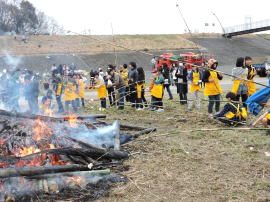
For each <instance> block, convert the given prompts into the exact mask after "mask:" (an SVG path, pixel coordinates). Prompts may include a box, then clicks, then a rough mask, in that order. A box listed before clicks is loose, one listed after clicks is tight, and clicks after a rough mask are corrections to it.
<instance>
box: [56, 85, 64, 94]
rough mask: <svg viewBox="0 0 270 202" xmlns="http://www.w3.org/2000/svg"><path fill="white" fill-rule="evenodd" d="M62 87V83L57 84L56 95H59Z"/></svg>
mask: <svg viewBox="0 0 270 202" xmlns="http://www.w3.org/2000/svg"><path fill="white" fill-rule="evenodd" d="M62 87H63V82H59V83H58V84H57V89H56V95H58V96H59V95H61V92H62Z"/></svg>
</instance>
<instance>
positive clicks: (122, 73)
mask: <svg viewBox="0 0 270 202" xmlns="http://www.w3.org/2000/svg"><path fill="white" fill-rule="evenodd" d="M120 75H121V77H122V78H123V80H124V82H125V85H126V86H128V71H127V70H123V71H122V72H121V73H120Z"/></svg>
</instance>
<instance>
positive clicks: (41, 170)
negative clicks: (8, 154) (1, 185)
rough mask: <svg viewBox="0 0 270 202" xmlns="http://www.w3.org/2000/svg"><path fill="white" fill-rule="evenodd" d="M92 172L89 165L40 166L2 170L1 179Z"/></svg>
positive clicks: (0, 171)
mask: <svg viewBox="0 0 270 202" xmlns="http://www.w3.org/2000/svg"><path fill="white" fill-rule="evenodd" d="M87 170H91V167H89V166H88V165H87V166H85V165H76V164H75V165H62V166H42V167H41V166H40V167H16V168H4V169H0V178H7V177H18V176H34V175H43V174H50V173H61V172H72V171H87Z"/></svg>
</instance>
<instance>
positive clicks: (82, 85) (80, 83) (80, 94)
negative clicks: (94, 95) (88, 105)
mask: <svg viewBox="0 0 270 202" xmlns="http://www.w3.org/2000/svg"><path fill="white" fill-rule="evenodd" d="M78 85H79V97H80V98H84V97H85V93H84V84H83V80H82V79H80V80H79V81H78Z"/></svg>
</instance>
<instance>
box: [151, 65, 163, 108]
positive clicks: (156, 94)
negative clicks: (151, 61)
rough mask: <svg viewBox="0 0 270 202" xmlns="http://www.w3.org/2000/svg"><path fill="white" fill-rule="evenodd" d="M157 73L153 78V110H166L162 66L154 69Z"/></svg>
mask: <svg viewBox="0 0 270 202" xmlns="http://www.w3.org/2000/svg"><path fill="white" fill-rule="evenodd" d="M152 72H153V73H154V74H155V77H154V79H153V87H152V89H151V102H152V103H151V110H157V111H158V112H162V111H164V108H163V102H162V99H163V93H164V89H163V83H164V77H163V75H162V68H159V69H158V70H156V69H155V70H154V71H152Z"/></svg>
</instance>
